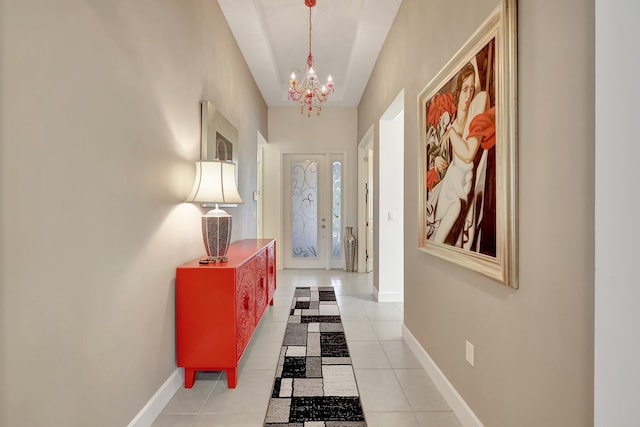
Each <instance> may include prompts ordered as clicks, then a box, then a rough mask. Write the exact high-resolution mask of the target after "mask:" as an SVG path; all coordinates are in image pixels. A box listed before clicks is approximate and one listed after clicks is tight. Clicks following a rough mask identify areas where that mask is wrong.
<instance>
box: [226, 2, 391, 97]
mask: <svg viewBox="0 0 640 427" xmlns="http://www.w3.org/2000/svg"><path fill="white" fill-rule="evenodd" d="M401 2H402V0H317V4H316V6H315V7H313V8H312V19H313V29H312V53H313V60H314V69H315V70H316V73H317V74H318V76H319V77H320V79H321V80H322V81H325V80H326V78H327V76H328V75H329V74H331V77H333V80H334V82H335V92H334V93H333V94H332V95H331V96H330V97H329V100H328V101H327V102H326V104H325V106H327V107H331V106H334V107H355V106H357V105H358V103H359V102H360V98H361V97H362V93H363V91H364V88H365V86H366V84H367V81H368V80H369V76H370V75H371V71H372V70H373V66H374V65H375V62H376V59H377V58H378V53H379V52H380V49H381V48H382V44H383V43H384V40H385V38H386V37H387V33H388V32H389V28H390V27H391V24H392V22H393V20H394V18H395V16H396V12H397V11H398V7H399V6H400V3H401ZM218 3H219V4H220V7H221V8H222V11H223V13H224V15H225V18H226V19H227V22H228V23H229V26H230V27H231V31H232V32H233V35H234V36H235V38H236V41H237V42H238V45H239V46H240V50H241V51H242V54H243V55H244V58H245V60H246V61H247V64H248V65H249V69H250V70H251V73H252V74H253V77H254V79H255V81H256V83H257V84H258V87H259V88H260V91H261V92H262V96H263V97H264V99H265V102H266V103H267V105H268V106H270V107H273V106H282V107H290V106H294V105H295V104H293V103H292V102H291V101H288V100H287V89H288V87H289V76H290V75H291V72H292V71H295V72H296V75H298V76H300V75H301V74H302V73H303V72H304V67H305V64H306V60H307V54H308V51H309V8H308V7H307V6H305V4H304V0H218Z"/></svg>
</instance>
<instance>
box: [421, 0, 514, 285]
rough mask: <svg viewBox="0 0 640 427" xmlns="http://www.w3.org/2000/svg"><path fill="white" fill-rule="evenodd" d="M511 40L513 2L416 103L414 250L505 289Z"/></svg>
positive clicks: (510, 235)
mask: <svg viewBox="0 0 640 427" xmlns="http://www.w3.org/2000/svg"><path fill="white" fill-rule="evenodd" d="M515 38H516V11H515V0H502V2H501V5H500V7H498V8H497V9H496V10H495V11H494V12H493V13H492V14H491V16H489V18H488V19H487V20H486V21H485V22H484V23H483V24H482V25H481V26H480V28H479V29H478V30H477V31H476V32H475V33H474V34H473V35H472V36H471V38H470V39H469V40H468V41H467V43H465V45H464V46H463V47H462V48H461V49H460V50H459V51H458V52H457V53H456V54H455V55H454V56H453V58H451V60H450V61H449V62H448V63H447V64H446V65H445V66H444V67H443V69H442V70H441V71H440V72H439V73H438V74H437V75H436V76H435V77H434V78H433V79H432V80H431V82H430V83H429V84H428V85H427V86H426V87H425V88H424V90H423V91H422V92H421V93H420V94H419V95H418V111H419V123H420V135H421V140H420V167H419V171H420V173H419V186H418V188H419V197H418V199H419V209H420V211H419V215H418V217H419V221H420V222H419V242H418V245H419V248H420V249H421V250H423V251H424V252H426V253H428V254H431V255H435V256H438V257H441V258H444V259H447V260H449V261H452V262H454V263H457V264H459V265H462V266H464V267H467V268H471V269H473V270H476V271H478V272H480V273H482V274H484V275H486V276H488V277H491V278H493V279H495V280H497V281H499V282H501V283H503V284H505V285H508V286H510V287H513V288H517V287H518V271H517V228H516V225H517V215H516V214H517V212H516V187H517V183H516V176H517V175H516V166H517V165H516V147H517V141H516V135H517V133H516V120H517V114H516V113H517V112H516V82H517V78H516V58H517V55H516V39H515Z"/></svg>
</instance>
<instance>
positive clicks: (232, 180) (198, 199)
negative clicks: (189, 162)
mask: <svg viewBox="0 0 640 427" xmlns="http://www.w3.org/2000/svg"><path fill="white" fill-rule="evenodd" d="M235 171H236V165H235V163H232V162H224V161H220V160H200V161H197V162H196V177H195V181H194V183H193V189H192V190H191V194H189V197H188V198H187V201H188V202H192V203H200V204H201V205H203V206H204V205H205V204H207V203H215V208H214V209H211V210H210V211H209V212H207V213H206V214H204V215H203V216H202V239H203V240H204V247H205V249H206V250H207V260H208V261H209V262H226V261H227V250H228V249H229V241H230V239H231V215H229V214H228V213H227V212H226V211H224V210H222V209H220V208H219V206H218V204H219V203H243V201H242V198H240V194H239V193H238V188H237V187H236V172H235Z"/></svg>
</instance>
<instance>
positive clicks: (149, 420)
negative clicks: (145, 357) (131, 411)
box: [127, 368, 182, 427]
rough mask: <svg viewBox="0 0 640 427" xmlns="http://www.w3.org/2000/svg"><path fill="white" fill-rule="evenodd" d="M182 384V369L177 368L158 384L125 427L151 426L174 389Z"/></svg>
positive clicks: (176, 389) (174, 392) (174, 391)
mask: <svg viewBox="0 0 640 427" xmlns="http://www.w3.org/2000/svg"><path fill="white" fill-rule="evenodd" d="M181 386H182V369H180V368H177V369H176V370H175V371H173V373H172V374H171V375H170V376H169V378H167V380H166V381H165V382H164V384H162V385H161V386H160V388H159V389H158V391H156V394H154V395H153V397H152V398H151V399H149V401H148V402H147V404H146V405H144V407H143V408H142V409H141V410H140V412H138V414H137V415H136V416H135V417H133V419H132V420H131V422H130V423H129V425H128V426H127V427H151V424H153V422H154V421H155V419H156V418H157V417H158V415H160V413H161V412H162V410H163V409H164V407H165V406H167V403H169V401H170V400H171V398H172V397H173V395H174V394H176V391H178V389H179V388H180V387H181Z"/></svg>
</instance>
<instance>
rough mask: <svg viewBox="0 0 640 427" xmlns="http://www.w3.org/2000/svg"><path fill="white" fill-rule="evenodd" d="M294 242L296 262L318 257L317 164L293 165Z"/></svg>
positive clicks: (292, 206) (292, 233)
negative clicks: (299, 259) (300, 259)
mask: <svg viewBox="0 0 640 427" xmlns="http://www.w3.org/2000/svg"><path fill="white" fill-rule="evenodd" d="M291 238H292V242H291V243H292V247H291V250H292V253H291V256H293V257H294V258H317V257H318V162H316V161H310V160H305V161H294V162H292V163H291Z"/></svg>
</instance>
